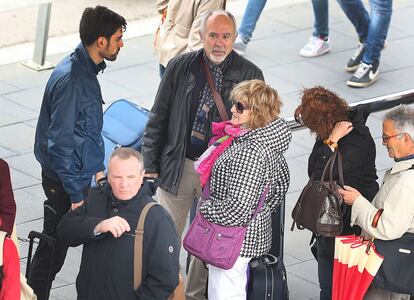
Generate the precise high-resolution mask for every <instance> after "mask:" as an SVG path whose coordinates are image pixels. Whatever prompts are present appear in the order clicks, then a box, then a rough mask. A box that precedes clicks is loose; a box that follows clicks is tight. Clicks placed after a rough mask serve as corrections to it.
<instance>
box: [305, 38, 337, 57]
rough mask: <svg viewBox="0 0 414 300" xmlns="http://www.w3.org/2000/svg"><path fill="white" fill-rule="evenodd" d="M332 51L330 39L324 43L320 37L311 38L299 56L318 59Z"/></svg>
mask: <svg viewBox="0 0 414 300" xmlns="http://www.w3.org/2000/svg"><path fill="white" fill-rule="evenodd" d="M329 50H331V47H330V45H329V39H328V40H327V41H324V40H323V39H321V38H319V37H318V36H312V37H310V38H309V41H308V43H307V44H306V45H305V46H304V47H303V48H302V49H300V51H299V55H301V56H304V57H316V56H320V55H323V54H325V53H327V52H329Z"/></svg>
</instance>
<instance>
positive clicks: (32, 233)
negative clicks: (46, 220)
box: [26, 230, 56, 300]
mask: <svg viewBox="0 0 414 300" xmlns="http://www.w3.org/2000/svg"><path fill="white" fill-rule="evenodd" d="M28 237H29V251H28V253H27V266H26V278H28V276H29V272H30V268H31V262H32V252H33V243H34V241H35V239H38V240H39V241H41V240H42V241H43V242H45V243H46V244H47V246H48V247H49V248H50V249H51V250H52V251H51V255H50V257H49V267H48V273H47V280H46V281H45V289H46V298H45V299H46V300H47V299H49V295H50V289H51V288H52V281H51V280H50V276H51V271H52V264H51V263H52V258H53V250H54V248H55V244H56V240H55V239H54V238H52V237H50V236H48V235H46V234H44V233H40V232H38V231H34V230H32V231H30V233H29V236H28Z"/></svg>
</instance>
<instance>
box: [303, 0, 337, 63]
mask: <svg viewBox="0 0 414 300" xmlns="http://www.w3.org/2000/svg"><path fill="white" fill-rule="evenodd" d="M312 8H313V16H314V25H313V27H314V30H313V33H312V37H310V38H309V41H308V43H307V44H306V45H305V46H304V47H303V48H302V49H301V50H300V51H299V55H301V56H304V57H316V56H320V55H323V54H325V53H328V52H329V50H330V49H331V48H330V45H329V5H328V0H312Z"/></svg>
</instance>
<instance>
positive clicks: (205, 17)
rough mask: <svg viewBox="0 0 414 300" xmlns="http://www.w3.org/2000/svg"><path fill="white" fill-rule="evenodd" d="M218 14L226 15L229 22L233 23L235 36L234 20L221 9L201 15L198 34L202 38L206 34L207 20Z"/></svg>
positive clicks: (231, 15)
mask: <svg viewBox="0 0 414 300" xmlns="http://www.w3.org/2000/svg"><path fill="white" fill-rule="evenodd" d="M213 14H218V15H226V16H227V17H229V18H230V20H231V21H232V22H233V26H234V33H235V35H237V27H236V18H235V17H234V16H233V14H232V13H231V12H229V11H227V10H223V9H216V10H209V11H207V12H206V13H204V14H203V16H202V17H201V27H200V34H201V35H203V36H204V34H205V33H206V27H207V20H208V18H209V17H211V15H213Z"/></svg>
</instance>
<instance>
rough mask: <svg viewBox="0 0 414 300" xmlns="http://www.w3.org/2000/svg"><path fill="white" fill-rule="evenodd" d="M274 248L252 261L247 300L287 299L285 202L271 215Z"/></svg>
mask: <svg viewBox="0 0 414 300" xmlns="http://www.w3.org/2000/svg"><path fill="white" fill-rule="evenodd" d="M271 219H272V248H271V249H270V251H269V253H268V254H266V255H264V256H261V257H259V258H253V259H252V260H251V261H250V269H249V278H248V284H247V300H256V299H263V300H287V299H289V289H288V285H287V275H286V268H285V265H284V263H283V250H284V249H283V248H284V228H285V202H284V201H282V203H281V204H280V206H279V208H278V209H277V210H276V212H275V213H273V214H272V215H271Z"/></svg>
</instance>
